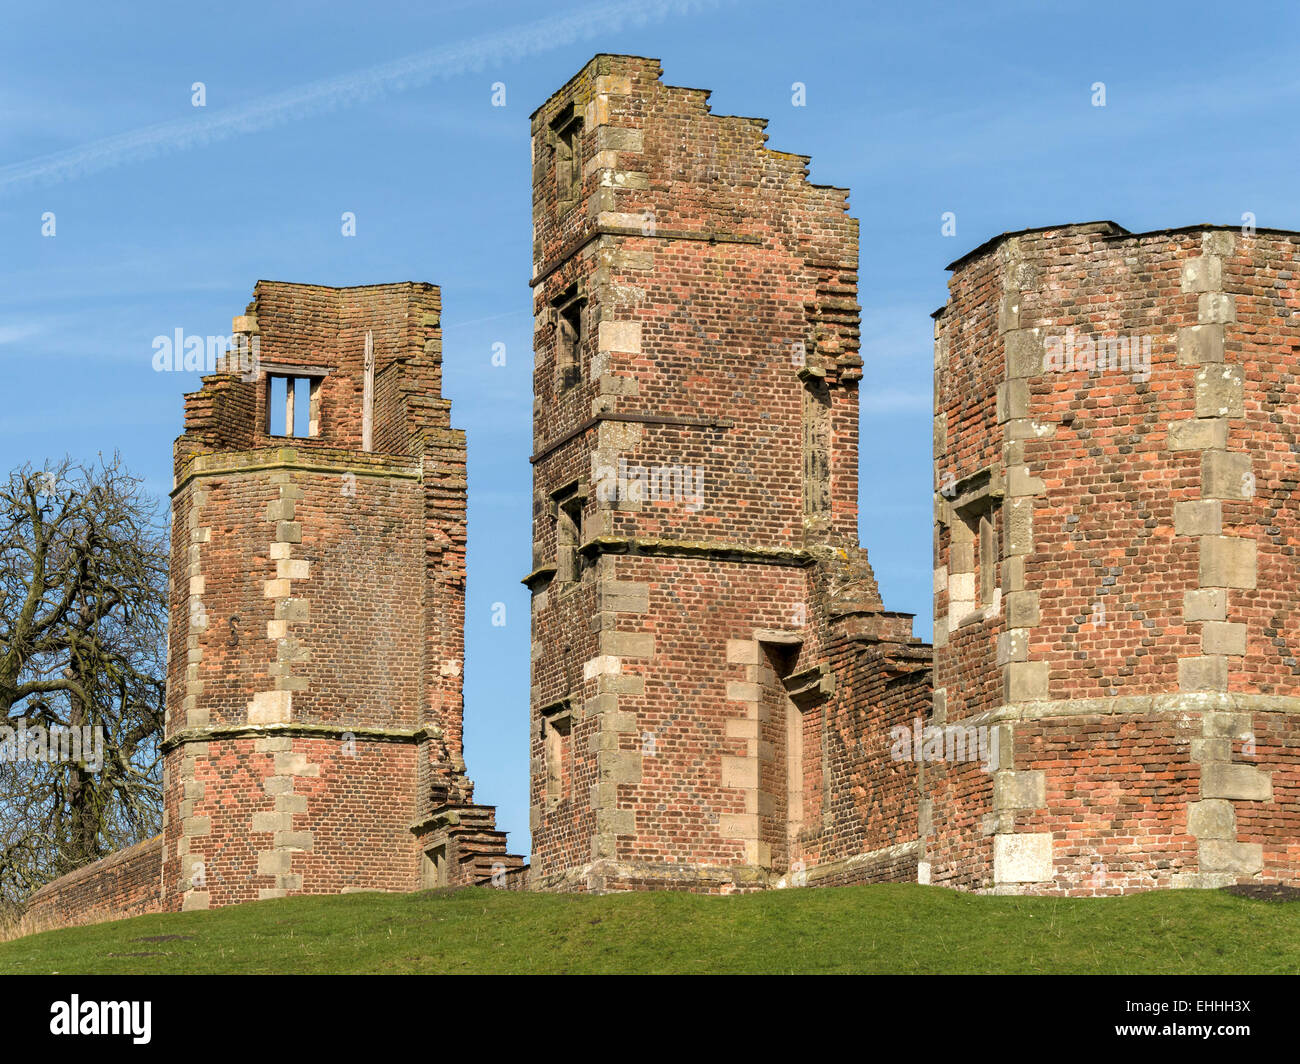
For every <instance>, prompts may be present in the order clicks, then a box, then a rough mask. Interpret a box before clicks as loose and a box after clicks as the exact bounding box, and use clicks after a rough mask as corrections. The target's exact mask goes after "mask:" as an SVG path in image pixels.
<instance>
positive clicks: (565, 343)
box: [554, 285, 587, 392]
mask: <svg viewBox="0 0 1300 1064" xmlns="http://www.w3.org/2000/svg"><path fill="white" fill-rule="evenodd" d="M554 309H555V377H556V381H555V390H556V391H557V392H563V391H566V390H567V389H569V388H572V387H573V386H574V385H575V384H577V383H578V382H579V381H581V380H582V340H583V334H584V332H585V331H586V324H587V301H586V299H584V298H583V297H582V296H580V295H579V294H578V289H577V286H576V285H575V286H573V287H572V288H570V289H569V290H568V291H566V292H565V293H564V294H563V295H562V296H560V298H559V299H558V300H556V302H555V305H554Z"/></svg>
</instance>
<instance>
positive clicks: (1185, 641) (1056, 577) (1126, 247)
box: [926, 223, 1300, 894]
mask: <svg viewBox="0 0 1300 1064" xmlns="http://www.w3.org/2000/svg"><path fill="white" fill-rule="evenodd" d="M1296 239H1297V238H1296V236H1295V235H1294V234H1278V233H1259V234H1241V233H1238V232H1235V231H1233V230H1213V229H1206V228H1203V227H1198V228H1193V229H1188V230H1176V231H1164V232H1157V233H1145V234H1128V233H1126V232H1125V231H1124V230H1122V229H1120V228H1119V227H1118V226H1115V225H1113V223H1096V224H1091V225H1080V226H1067V227H1063V228H1059V229H1051V230H1040V231H1032V232H1027V233H1021V234H1011V235H1009V236H1005V237H1001V238H998V239H997V240H995V241H991V242H990V243H989V244H988V245H985V246H984V247H982V248H979V249H976V251H975V252H973V253H971V255H969V256H967V257H966V258H965V259H963V260H961V261H960V262H959V263H957V264H956V266H955V272H954V275H953V279H952V282H951V292H950V298H949V301H948V304H947V306H946V307H945V308H944V310H943V311H942V312H941V314H940V315H939V325H938V330H937V334H936V335H937V340H936V371H937V372H936V415H937V417H936V451H935V460H936V466H935V473H936V489H937V490H938V491H939V493H940V494H939V495H938V496H936V503H937V506H938V511H939V514H940V518H941V519H940V521H939V522H938V523H937V525H936V567H937V569H938V572H937V573H936V577H937V580H936V598H935V616H936V630H937V636H936V648H935V687H936V689H937V690H938V691H940V692H941V695H940V697H939V699H938V701H937V703H936V709H937V710H938V711H939V714H942V713H943V712H945V711H946V719H947V720H949V721H956V720H959V721H968V722H976V723H987V724H993V725H996V723H997V720H1001V721H1003V722H1004V723H1003V724H1002V728H1003V732H1002V734H1003V737H1004V739H1005V741H1006V746H1005V748H1004V756H1003V761H1002V765H1001V767H1002V768H1003V769H1004V770H1006V772H1005V773H1004V775H1005V778H1004V779H1003V780H1002V782H1001V783H1000V782H999V780H997V779H994V778H992V777H991V776H989V775H988V774H986V773H981V772H980V771H979V770H978V769H977V768H975V767H973V766H969V765H961V766H955V765H946V766H945V765H937V766H933V767H931V766H927V776H926V792H927V797H928V798H929V800H930V801H931V802H932V803H933V822H934V832H935V837H934V838H933V839H932V840H931V842H930V844H929V847H928V848H929V858H930V860H931V863H932V866H933V872H932V874H933V876H934V880H935V881H936V882H946V883H950V884H952V885H962V886H973V887H979V888H984V887H992V888H995V889H999V890H1006V891H1022V890H1026V891H1033V892H1036V893H1075V894H1089V893H1116V892H1122V891H1128V890H1137V889H1146V888H1151V887H1166V886H1176V885H1198V886H1204V885H1211V886H1212V885H1218V884H1221V883H1224V882H1232V881H1251V880H1256V879H1263V880H1275V879H1288V878H1292V879H1293V878H1294V875H1295V847H1294V845H1293V843H1292V842H1291V841H1290V840H1291V839H1292V838H1294V828H1295V824H1294V816H1293V811H1292V806H1293V804H1294V802H1293V798H1294V794H1295V789H1296V787H1297V784H1298V783H1300V775H1298V774H1297V766H1296V761H1297V755H1298V754H1300V751H1298V750H1297V747H1296V743H1295V740H1296V735H1295V729H1296V723H1295V722H1296V714H1297V709H1298V705H1300V704H1297V703H1293V702H1289V701H1287V699H1293V698H1294V697H1295V696H1296V694H1297V684H1296V677H1297V675H1298V674H1300V673H1298V671H1297V658H1296V655H1295V652H1294V650H1293V648H1292V642H1290V641H1289V637H1288V635H1287V633H1288V632H1289V631H1290V630H1291V629H1292V628H1293V627H1294V625H1293V623H1292V622H1293V621H1294V609H1295V600H1294V595H1293V594H1292V593H1291V589H1292V588H1293V587H1294V586H1295V584H1296V578H1297V576H1300V572H1298V571H1297V559H1296V553H1295V547H1294V542H1295V541H1296V539H1297V536H1298V535H1300V528H1297V518H1296V506H1295V502H1296V488H1297V483H1300V480H1298V479H1297V475H1296V472H1295V469H1296V466H1295V462H1296V458H1295V456H1296V453H1297V448H1296V434H1295V429H1296V422H1297V417H1298V416H1300V415H1298V414H1297V410H1298V409H1300V408H1298V407H1297V405H1296V394H1295V393H1296V384H1295V381H1294V379H1293V377H1294V374H1293V373H1292V367H1293V365H1294V360H1295V352H1296V349H1297V347H1298V346H1300V327H1297V324H1296V318H1295V315H1294V308H1295V307H1296V301H1297V297H1298V296H1297V281H1296V279H1295V275H1294V273H1293V272H1292V271H1291V269H1290V266H1291V264H1292V263H1293V261H1294V260H1295V258H1296V246H1295V243H1296ZM1216 336H1217V337H1218V341H1217V345H1216V343H1215V342H1214V338H1215V337H1216ZM1067 337H1070V338H1073V339H1074V341H1075V350H1076V351H1078V350H1080V346H1081V343H1082V342H1083V341H1084V340H1085V339H1086V338H1092V339H1093V340H1094V341H1095V340H1096V338H1124V339H1125V340H1126V341H1128V342H1130V343H1132V344H1134V345H1141V344H1147V345H1149V347H1148V348H1147V349H1148V350H1149V357H1150V364H1149V376H1148V375H1147V373H1146V372H1143V370H1142V369H1140V368H1139V369H1136V370H1135V369H1134V368H1133V367H1129V368H1128V369H1125V368H1124V367H1122V366H1120V367H1110V366H1107V367H1106V368H1105V369H1098V370H1096V371H1094V372H1089V371H1088V370H1087V369H1086V368H1083V369H1081V368H1078V367H1077V366H1076V367H1075V368H1073V369H1071V368H1070V367H1068V366H1066V367H1062V366H1059V365H1053V364H1045V363H1044V362H1043V355H1044V354H1048V353H1052V352H1053V350H1055V351H1060V350H1061V348H1056V349H1052V348H1049V347H1047V345H1048V344H1049V343H1051V342H1052V341H1053V340H1054V339H1055V340H1061V341H1063V340H1064V339H1065V338H1067ZM1207 345H1208V346H1207ZM1207 352H1209V353H1207ZM1035 359H1037V365H1036V366H1035V365H1034V360H1035ZM1026 367H1028V368H1026ZM1238 382H1239V383H1238ZM1016 389H1022V390H1021V391H1019V393H1018V394H1017V392H1016ZM985 468H992V469H993V471H994V479H995V480H1000V483H999V488H1000V490H999V491H998V492H997V493H996V494H995V497H994V509H993V512H994V513H995V514H996V516H997V521H998V527H999V537H998V539H999V549H1000V554H999V559H998V585H999V592H1000V595H1001V600H1000V604H999V606H998V608H995V609H992V610H986V611H984V613H983V615H982V616H976V617H973V618H970V619H968V622H967V623H965V624H961V625H960V626H957V625H952V624H949V623H948V622H949V620H950V618H949V615H948V614H949V603H950V600H952V597H953V595H954V593H955V592H954V588H955V587H956V586H957V585H955V584H954V582H953V573H954V571H955V570H956V569H959V568H961V565H960V564H958V563H957V562H956V561H955V554H954V551H955V547H954V540H953V528H954V527H955V521H954V520H953V519H952V518H953V515H952V513H951V507H948V508H947V509H945V504H946V503H948V502H951V503H954V504H960V502H961V499H960V498H959V496H960V495H961V493H962V491H963V490H964V489H965V488H966V487H967V486H968V481H969V479H970V478H972V477H974V476H975V475H976V474H978V473H979V472H980V470H981V469H985ZM945 484H946V486H947V491H946V492H945ZM1017 513H1018V514H1019V517H1017V516H1016V515H1017ZM1224 544H1227V547H1226V548H1224V549H1231V550H1233V551H1240V555H1241V558H1242V559H1243V561H1242V563H1241V564H1240V565H1239V566H1238V567H1237V569H1236V570H1233V571H1231V572H1229V571H1228V570H1227V569H1226V568H1224V567H1222V566H1216V564H1215V561H1214V551H1216V550H1218V549H1220V547H1222V546H1223V545H1224ZM1247 561H1248V562H1249V564H1246V562H1247ZM1032 670H1041V671H1039V672H1035V671H1032ZM1262 696H1281V697H1276V698H1272V699H1270V698H1268V697H1262ZM1143 699H1146V701H1143ZM1081 700H1096V701H1095V702H1082V703H1081ZM1004 703H1010V704H1011V705H1012V707H1013V708H1014V710H1015V712H1014V714H1013V715H1012V716H1010V717H1008V716H1007V715H1006V714H1005V713H1004V714H1002V716H1001V717H1000V718H997V720H995V719H994V718H993V717H989V716H987V714H988V713H989V711H993V710H997V709H998V707H999V706H1001V705H1003V704H1004ZM1094 709H1095V711H1094ZM981 714H985V716H980V715H981ZM937 715H938V714H937ZM1225 772H1226V773H1228V774H1230V775H1234V782H1232V783H1230V784H1229V785H1225V784H1224V783H1223V782H1222V781H1221V780H1220V779H1219V778H1217V775H1216V774H1218V775H1221V774H1222V773H1225ZM1035 773H1037V774H1041V793H1040V794H1038V795H1037V796H1036V797H1034V798H1033V800H1029V799H1026V797H1025V796H1026V795H1027V794H1029V793H1031V792H1032V791H1033V789H1034V787H1035V786H1037V783H1036V781H1034V780H1031V779H1030V778H1029V777H1030V776H1031V775H1032V774H1035ZM1013 775H1018V776H1019V779H1018V780H1013V779H1012V778H1011V777H1012V776H1013ZM1243 780H1244V782H1242V781H1243ZM1031 784H1032V785H1033V786H1031ZM1022 785H1023V787H1024V788H1028V790H1025V789H1017V788H1021V787H1022ZM1000 786H1004V787H1005V795H1004V797H1003V798H1002V799H999V798H998V788H999V787H1000ZM1013 794H1014V795H1016V797H1011V796H1012V795H1013ZM1207 810H1213V811H1214V813H1215V815H1216V816H1218V817H1220V818H1223V817H1226V818H1227V823H1226V826H1224V822H1223V821H1222V820H1220V821H1219V822H1218V823H1217V824H1216V826H1213V827H1209V828H1207V827H1206V826H1205V825H1204V824H1203V823H1200V824H1198V823H1197V819H1196V818H1197V817H1201V818H1205V817H1207V816H1208V813H1207V812H1206V811H1207ZM1020 835H1024V836H1037V837H1039V838H1040V839H1041V838H1044V837H1045V838H1046V839H1047V840H1048V852H1049V856H1050V874H1048V875H1046V876H1040V877H1034V878H1031V879H1029V880H1017V881H1004V880H1000V879H999V874H998V872H997V858H996V856H995V847H996V846H997V845H999V844H1004V843H1005V842H1006V839H1005V838H1004V839H1001V840H999V839H998V838H996V836H1020ZM1022 841H1023V840H1022ZM1225 853H1226V854H1227V857H1225V856H1224V855H1225Z"/></svg>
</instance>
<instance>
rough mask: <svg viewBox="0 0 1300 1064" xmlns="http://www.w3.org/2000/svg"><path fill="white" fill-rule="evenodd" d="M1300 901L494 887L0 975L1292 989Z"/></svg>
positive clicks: (147, 938)
mask: <svg viewBox="0 0 1300 1064" xmlns="http://www.w3.org/2000/svg"><path fill="white" fill-rule="evenodd" d="M1297 971H1300V903H1297V902H1266V901H1257V900H1252V899H1246V898H1241V897H1234V896H1232V895H1229V894H1225V893H1223V892H1221V891H1193V890H1185V891H1168V892H1159V893H1150V894H1140V895H1134V896H1130V897H1126V898H1105V899H1054V898H1009V897H987V896H977V895H971V894H958V893H955V892H952V891H948V890H944V889H941V888H938V887H922V886H915V885H906V884H898V885H882V886H872V887H843V888H836V889H818V890H785V891H771V892H768V893H764V894H755V895H747V896H741V897H725V898H724V897H707V896H700V895H691V894H663V893H660V894H618V895H608V896H604V897H585V896H581V895H556V894H516V893H509V892H505V891H496V890H492V889H489V888H475V889H469V890H459V891H428V892H425V893H421V894H349V895H343V896H340V897H299V898H286V899H282V900H278V901H266V902H257V903H254V904H249V905H241V906H235V907H232V908H227V909H220V910H217V911H214V912H197V913H177V914H168V915H157V916H142V917H137V918H136V919H133V920H123V921H120V922H118V923H112V924H99V925H95V926H91V927H81V928H71V929H68V930H63V931H49V932H46V933H44V934H40V935H32V936H30V937H28V938H23V939H18V940H16V941H13V942H8V943H3V944H0V974H13V973H52V972H57V973H61V974H73V973H137V972H139V973H200V972H202V973H213V972H216V973H274V972H287V973H295V972H297V973H332V972H373V973H394V974H396V973H409V972H435V973H436V972H505V973H541V972H575V973H576V972H591V973H617V972H777V973H782V972H828V973H829V972H875V973H906V974H911V973H954V972H960V973H976V972H988V973H1040V972H1041V973H1067V972H1068V973H1119V972H1128V973H1240V972H1257V973H1295V972H1297Z"/></svg>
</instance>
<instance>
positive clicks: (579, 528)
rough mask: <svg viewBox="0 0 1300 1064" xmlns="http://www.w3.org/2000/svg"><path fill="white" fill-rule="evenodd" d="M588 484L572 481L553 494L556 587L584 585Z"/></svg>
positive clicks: (552, 516)
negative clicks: (584, 541) (583, 555)
mask: <svg viewBox="0 0 1300 1064" xmlns="http://www.w3.org/2000/svg"><path fill="white" fill-rule="evenodd" d="M587 495H588V492H587V485H586V483H585V482H584V481H582V480H571V481H569V482H568V483H567V484H565V485H564V486H563V487H561V488H557V489H555V490H554V491H552V492H551V497H550V512H551V518H552V519H553V520H554V521H555V576H554V581H555V583H557V584H562V585H563V584H579V583H581V582H582V572H583V568H584V566H583V558H582V532H583V525H584V524H585V518H586V506H587Z"/></svg>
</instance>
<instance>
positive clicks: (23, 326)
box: [0, 321, 45, 345]
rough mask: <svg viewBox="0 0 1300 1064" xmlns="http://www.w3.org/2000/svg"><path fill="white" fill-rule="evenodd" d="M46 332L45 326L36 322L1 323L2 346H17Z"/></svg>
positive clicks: (0, 336) (0, 339)
mask: <svg viewBox="0 0 1300 1064" xmlns="http://www.w3.org/2000/svg"><path fill="white" fill-rule="evenodd" d="M44 331H45V326H43V325H42V324H41V323H40V322H35V321H18V322H0V345H2V344H16V343H20V342H21V341H23V340H30V339H31V338H32V337H33V336H39V335H40V334H41V333H43V332H44Z"/></svg>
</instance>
